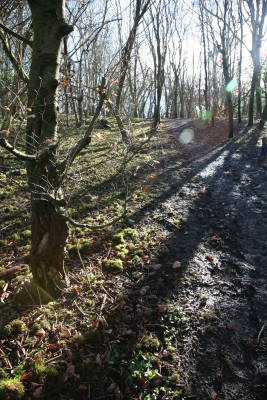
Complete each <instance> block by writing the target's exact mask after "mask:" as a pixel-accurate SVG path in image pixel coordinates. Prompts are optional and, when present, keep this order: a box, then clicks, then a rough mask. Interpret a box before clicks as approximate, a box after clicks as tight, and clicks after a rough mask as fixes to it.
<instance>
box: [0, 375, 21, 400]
mask: <svg viewBox="0 0 267 400" xmlns="http://www.w3.org/2000/svg"><path fill="white" fill-rule="evenodd" d="M24 395H25V389H24V385H23V383H22V382H21V381H20V379H19V378H17V377H16V378H12V379H3V380H2V381H1V382H0V399H1V400H7V399H8V400H19V399H22V398H23V397H24Z"/></svg>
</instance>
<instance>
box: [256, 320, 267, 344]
mask: <svg viewBox="0 0 267 400" xmlns="http://www.w3.org/2000/svg"><path fill="white" fill-rule="evenodd" d="M266 326H267V322H264V324H263V325H262V327H261V330H260V331H259V334H258V338H257V341H258V344H259V343H260V340H261V336H262V334H263V331H264V329H265V328H266Z"/></svg>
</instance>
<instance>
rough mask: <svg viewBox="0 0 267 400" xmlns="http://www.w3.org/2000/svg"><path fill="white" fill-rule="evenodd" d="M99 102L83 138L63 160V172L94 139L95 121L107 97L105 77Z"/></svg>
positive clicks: (100, 88)
mask: <svg viewBox="0 0 267 400" xmlns="http://www.w3.org/2000/svg"><path fill="white" fill-rule="evenodd" d="M99 96H100V98H99V102H98V106H97V109H96V111H95V113H94V116H93V118H92V121H91V122H90V124H89V126H88V128H87V130H86V132H85V134H84V136H83V138H82V139H80V140H79V141H78V142H77V143H76V144H75V145H74V146H73V148H72V149H70V151H69V153H68V155H67V157H66V158H65V160H64V161H63V162H62V164H61V165H62V167H63V172H64V171H65V170H66V169H68V168H69V167H70V165H71V164H72V163H73V161H74V160H75V158H76V157H77V156H78V154H79V153H80V152H81V151H82V150H83V149H84V148H85V147H86V146H88V144H90V142H91V139H92V136H91V134H92V131H93V129H94V126H95V123H96V120H97V118H98V117H99V114H100V112H101V110H102V107H103V104H104V101H105V99H106V79H105V78H104V77H103V78H102V81H101V85H100V86H99Z"/></svg>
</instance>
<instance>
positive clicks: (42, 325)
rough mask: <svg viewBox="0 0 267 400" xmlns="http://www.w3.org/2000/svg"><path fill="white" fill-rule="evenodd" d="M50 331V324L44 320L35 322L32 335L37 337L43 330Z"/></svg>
mask: <svg viewBox="0 0 267 400" xmlns="http://www.w3.org/2000/svg"><path fill="white" fill-rule="evenodd" d="M50 329H51V325H50V323H49V322H48V321H47V320H43V321H40V322H35V323H34V324H33V326H32V333H33V334H34V335H36V334H38V333H40V332H42V331H43V330H46V331H48V330H50Z"/></svg>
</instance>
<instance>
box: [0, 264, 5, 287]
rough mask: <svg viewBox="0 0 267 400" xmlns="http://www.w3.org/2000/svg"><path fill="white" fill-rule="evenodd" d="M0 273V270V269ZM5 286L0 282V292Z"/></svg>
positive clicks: (3, 282)
mask: <svg viewBox="0 0 267 400" xmlns="http://www.w3.org/2000/svg"><path fill="white" fill-rule="evenodd" d="M0 271H1V268H0ZM5 286H6V282H5V281H0V291H1V290H3V288H4V287H5Z"/></svg>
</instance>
